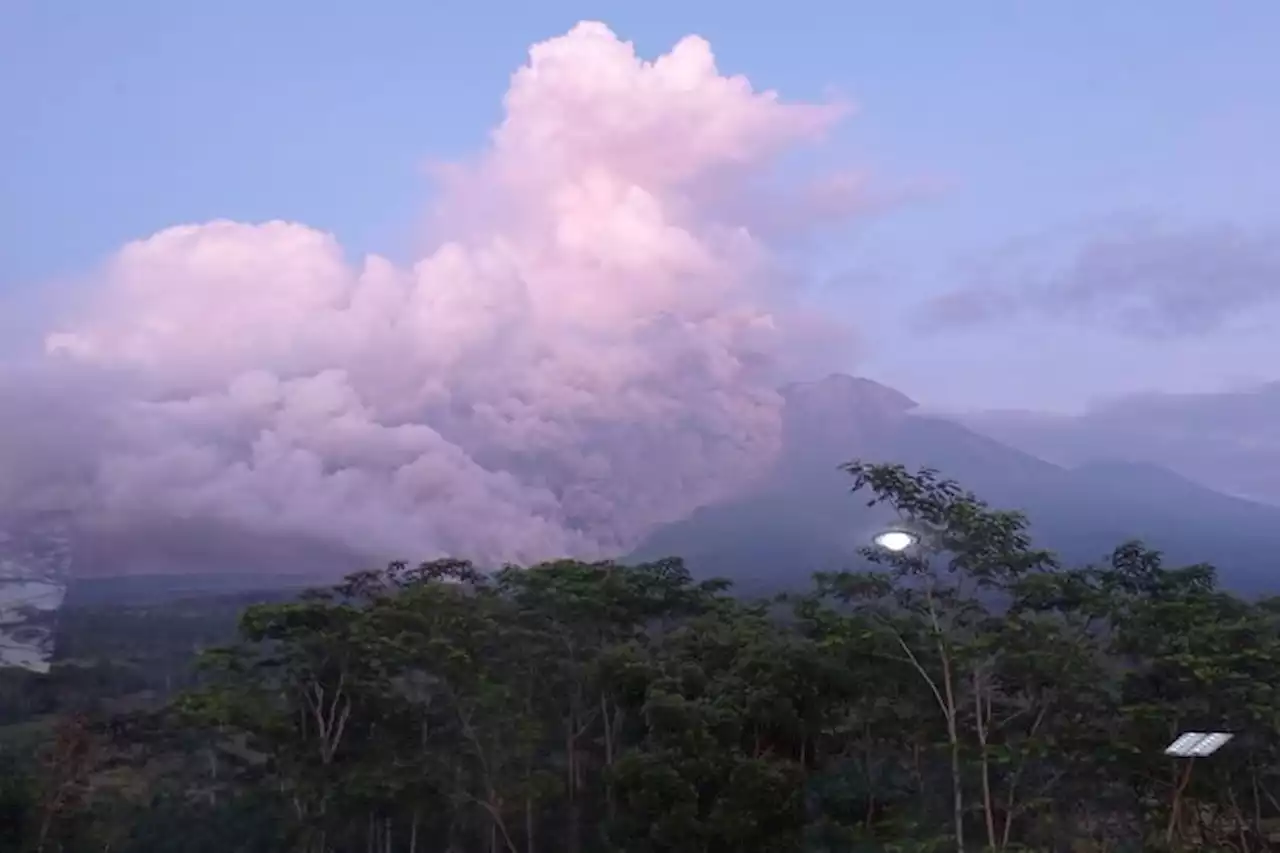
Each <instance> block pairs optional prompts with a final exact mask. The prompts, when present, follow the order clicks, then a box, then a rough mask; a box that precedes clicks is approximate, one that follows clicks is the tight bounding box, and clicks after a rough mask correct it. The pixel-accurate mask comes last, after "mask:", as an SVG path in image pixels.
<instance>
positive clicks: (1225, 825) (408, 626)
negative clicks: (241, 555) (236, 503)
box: [0, 463, 1280, 853]
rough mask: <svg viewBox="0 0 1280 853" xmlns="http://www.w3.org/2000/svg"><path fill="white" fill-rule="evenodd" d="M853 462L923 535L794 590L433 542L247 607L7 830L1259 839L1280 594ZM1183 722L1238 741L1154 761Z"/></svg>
mask: <svg viewBox="0 0 1280 853" xmlns="http://www.w3.org/2000/svg"><path fill="white" fill-rule="evenodd" d="M848 469H849V471H850V473H851V474H852V475H853V476H854V478H855V482H854V485H855V488H856V490H857V491H860V492H862V493H863V494H864V495H865V496H867V497H869V498H870V499H872V500H874V501H876V502H883V503H886V504H889V505H891V506H893V507H895V508H896V509H897V510H898V511H899V513H900V514H901V515H902V517H903V518H904V519H905V521H906V523H908V524H909V525H911V526H912V528H913V529H914V530H915V531H917V532H918V533H919V534H920V536H921V542H920V544H919V546H918V547H916V548H913V549H909V550H907V551H905V552H900V553H890V552H887V551H882V550H874V549H872V550H869V551H868V552H867V557H868V559H870V560H871V561H873V562H875V563H877V564H878V565H877V566H876V567H875V569H874V570H872V571H867V572H841V573H832V574H824V575H819V576H817V577H816V578H815V580H814V583H813V585H812V586H811V588H810V591H809V592H807V593H802V594H795V595H791V596H788V597H786V598H784V599H779V600H778V601H770V602H761V603H751V602H744V601H742V600H739V599H736V598H735V597H734V596H733V595H732V594H731V590H730V589H729V587H728V585H727V584H726V583H722V582H699V581H696V580H694V579H693V578H691V577H690V575H689V573H688V572H687V571H686V570H685V569H684V567H683V565H682V564H681V563H680V562H679V561H678V560H668V561H660V562H655V563H650V564H645V565H639V566H632V567H623V566H618V565H613V564H608V563H599V564H586V563H580V562H570V561H562V562H554V563H548V564H543V565H539V566H535V567H532V568H526V569H516V568H509V569H506V570H503V571H500V572H497V573H494V574H483V573H480V572H477V571H475V570H474V569H473V568H472V567H471V566H470V565H468V564H466V563H462V562H437V563H430V564H426V565H422V566H418V567H412V568H411V567H408V566H405V565H400V564H396V565H393V566H391V567H389V568H388V569H386V570H384V571H376V572H366V573H361V574H357V575H353V576H351V577H350V578H348V579H347V580H346V581H345V582H344V583H342V584H340V585H338V586H337V587H335V588H333V589H329V590H325V591H317V592H313V593H308V594H306V595H305V596H303V597H302V598H301V599H298V600H292V601H285V602H275V603H267V604H258V605H253V606H250V607H248V608H247V609H246V610H245V611H244V613H243V615H242V617H241V619H240V626H239V637H238V640H237V641H236V642H235V643H233V644H231V645H228V646H225V647H222V648H217V649H210V650H207V651H205V652H204V653H203V654H202V655H201V656H200V664H199V666H200V668H199V675H198V676H197V677H190V678H187V679H185V680H184V681H183V682H182V684H181V685H179V687H178V688H175V691H174V693H173V694H172V699H171V700H170V701H166V702H163V703H160V704H156V705H147V706H146V707H141V708H134V709H128V708H125V709H121V708H119V707H118V706H117V707H115V709H114V710H113V711H111V712H105V711H103V710H102V708H100V707H96V708H95V707H89V706H86V707H84V708H80V709H76V710H74V712H68V713H62V714H61V715H59V716H57V718H56V721H55V722H53V723H52V724H51V726H50V727H49V728H47V729H44V730H42V732H43V733H42V734H41V735H40V736H38V737H35V738H34V740H33V741H32V742H31V743H32V745H31V747H30V748H29V749H26V750H24V749H21V748H18V747H11V748H9V749H8V751H7V752H6V753H4V761H5V762H6V766H5V767H0V850H27V851H38V853H53V851H65V853H81V852H82V851H84V853H88V851H102V853H108V851H110V853H144V851H145V853H168V852H169V851H173V852H174V853H178V851H183V853H204V851H209V853H215V852H216V853H232V851H245V853H249V851H253V853H281V851H301V852H302V853H446V851H447V853H473V851H474V853H594V852H595V851H600V852H601V853H603V851H627V853H658V851H671V853H748V852H749V851H750V853H756V851H759V853H766V852H767V853H784V851H786V852H788V853H789V851H832V853H835V851H858V850H867V851H871V850H894V851H908V850H955V851H964V850H993V851H1015V850H1023V851H1025V850H1036V851H1041V850H1043V851H1058V850H1062V851H1069V850H1072V851H1074V850H1094V851H1104V850H1105V851H1123V850H1134V851H1137V850H1143V849H1186V850H1189V849H1196V850H1232V851H1239V853H1247V851H1259V850H1265V849H1269V845H1271V844H1272V842H1271V841H1269V834H1270V833H1275V832H1277V831H1280V825H1278V824H1277V822H1276V818H1277V817H1280V802H1278V801H1277V798H1278V797H1280V703H1278V702H1277V690H1278V689H1280V604H1277V602H1275V601H1271V600H1267V601H1260V602H1246V601H1244V600H1241V599H1239V598H1237V597H1234V596H1232V595H1230V594H1228V593H1226V592H1223V591H1221V590H1220V589H1218V588H1217V587H1216V585H1215V578H1214V573H1213V571H1212V569H1211V568H1209V567H1206V566H1193V567H1188V568H1176V569H1175V568H1166V567H1164V566H1162V565H1161V563H1160V559H1159V556H1158V555H1157V554H1155V553H1153V552H1151V551H1149V550H1146V549H1145V548H1143V547H1142V546H1140V545H1137V544H1130V545H1123V546H1121V547H1120V548H1118V549H1117V550H1116V551H1115V553H1114V554H1113V555H1112V556H1111V558H1110V560H1109V561H1105V562H1104V563H1103V564H1101V565H1098V566H1091V567H1086V568H1066V567H1060V566H1058V565H1056V563H1055V561H1054V559H1053V558H1052V556H1051V555H1050V554H1047V553H1045V552H1041V551H1037V550H1036V549H1035V548H1034V547H1033V545H1032V543H1031V542H1030V541H1029V537H1028V535H1027V532H1026V525H1025V522H1024V520H1023V519H1022V518H1021V517H1020V516H1019V515H1017V514H1014V513H1004V512H997V511H994V510H991V509H989V508H988V507H987V506H985V505H984V504H983V503H982V502H981V501H979V500H977V499H976V498H975V497H973V496H972V495H969V494H966V493H964V492H962V491H961V490H960V489H959V488H958V487H956V486H955V485H954V484H952V483H949V482H946V481H942V480H940V479H938V478H937V477H936V476H935V475H934V474H933V473H932V472H929V471H923V472H919V473H912V472H908V471H906V470H904V469H902V468H900V467H896V466H879V465H863V464H860V463H857V464H853V465H850V466H848ZM166 665H167V664H166ZM55 672H56V670H55ZM166 677H169V676H168V675H166ZM1187 730H1196V731H1230V732H1234V733H1236V738H1235V739H1234V740H1233V741H1231V742H1230V743H1229V744H1228V745H1227V746H1226V747H1225V748H1223V749H1222V750H1221V751H1220V752H1218V753H1217V754H1215V755H1213V756H1212V757H1210V758H1207V759H1201V760H1195V759H1172V758H1169V757H1167V756H1165V755H1164V754H1163V750H1164V748H1165V746H1166V745H1167V744H1169V742H1170V741H1172V740H1173V739H1174V737H1175V736H1176V735H1177V734H1179V733H1180V732H1183V731H1187Z"/></svg>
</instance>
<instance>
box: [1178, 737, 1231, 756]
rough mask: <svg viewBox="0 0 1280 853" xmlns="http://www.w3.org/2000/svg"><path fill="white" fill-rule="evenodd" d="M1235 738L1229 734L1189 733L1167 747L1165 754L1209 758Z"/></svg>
mask: <svg viewBox="0 0 1280 853" xmlns="http://www.w3.org/2000/svg"><path fill="white" fill-rule="evenodd" d="M1233 737H1235V735H1233V734H1230V733H1229V732H1209V733H1208V734H1205V733H1204V732H1187V733H1186V734H1184V735H1179V736H1178V739H1177V740H1175V741H1174V742H1173V743H1171V744H1169V745H1168V746H1167V747H1165V750H1164V754H1165V755H1172V756H1174V757H1176V758H1207V757H1208V756H1210V755H1213V754H1214V753H1215V752H1217V751H1218V750H1219V749H1222V747H1223V745H1224V744H1226V742H1227V741H1229V740H1231V739H1232V738H1233Z"/></svg>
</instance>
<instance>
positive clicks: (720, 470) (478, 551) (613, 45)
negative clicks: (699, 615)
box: [47, 24, 839, 561]
mask: <svg viewBox="0 0 1280 853" xmlns="http://www.w3.org/2000/svg"><path fill="white" fill-rule="evenodd" d="M838 117H839V110H838V109H837V108H835V107H832V106H826V105H803V104H800V105H796V104H786V103H783V102H781V101H780V100H779V99H778V98H777V97H776V96H775V95H774V94H773V93H770V92H755V91H753V90H752V89H751V87H750V85H749V84H748V83H747V81H746V80H744V79H742V78H740V77H728V76H723V75H721V74H720V73H719V72H718V71H717V69H716V66H715V62H714V59H713V56H712V54H711V51H710V48H709V46H708V45H707V43H706V42H704V41H703V40H701V39H698V38H687V39H684V40H683V41H681V42H680V43H679V44H677V45H676V46H675V47H674V48H673V49H672V50H671V52H670V53H668V54H666V55H664V56H661V57H659V58H658V59H657V60H655V61H653V62H645V61H642V60H640V59H638V58H637V57H636V56H635V54H634V51H633V49H632V47H631V46H630V45H629V44H627V43H624V42H621V41H619V40H618V39H617V38H616V37H615V36H614V35H613V33H611V32H610V31H609V30H608V29H607V28H605V27H604V26H602V25H599V24H580V25H579V26H577V27H575V28H574V29H573V30H572V31H571V32H569V33H568V34H567V35H565V36H562V37H559V38H555V39H552V40H550V41H547V42H544V43H542V44H539V45H536V46H535V47H534V48H533V49H532V50H531V51H530V58H529V62H528V64H527V65H526V66H525V67H523V68H521V69H520V70H519V71H518V72H517V73H516V74H515V75H514V76H513V77H512V80H511V86H510V89H509V91H508V93H507V95H506V98H505V116H504V118H503V121H502V122H501V124H500V126H499V127H497V129H496V130H495V131H494V132H493V134H492V136H491V140H490V144H489V145H488V147H487V149H486V150H485V151H484V152H482V153H481V154H480V156H478V157H477V158H476V159H475V160H474V161H472V162H470V163H468V164H465V165H462V166H458V167H454V168H452V169H450V170H448V171H447V172H446V173H443V174H442V191H441V195H440V197H439V199H438V201H437V203H436V205H435V207H434V209H433V222H434V223H435V229H436V233H438V234H439V235H442V237H441V239H440V240H439V241H438V242H437V244H436V248H434V249H433V251H431V252H430V253H429V254H426V255H425V256H424V257H422V258H421V259H420V260H418V261H417V262H416V263H414V264H413V265H412V267H410V268H404V267H399V266H396V265H394V264H392V263H391V262H390V261H388V260H386V259H383V258H380V257H368V258H366V259H364V260H363V261H362V262H359V263H355V262H352V261H351V260H350V259H348V258H347V257H345V256H344V253H343V251H342V248H341V246H340V245H339V244H338V242H337V241H336V240H335V238H334V237H332V236H330V235H328V234H324V233H321V232H319V231H316V230H314V229H311V228H308V227H307V226H305V225H301V224H296V223H289V222H267V223H264V224H244V223H237V222H228V221H216V222H209V223H205V224H199V225H182V226H178V227H174V228H170V229H167V230H165V231H162V232H160V233H158V234H155V235H154V236H152V237H150V238H148V239H145V240H140V241H138V242H135V243H132V244H129V245H127V246H125V247H124V248H123V249H121V250H120V251H119V252H118V253H116V254H115V255H114V256H113V257H112V258H110V259H109V261H108V262H107V263H106V264H105V265H104V268H103V269H102V271H101V275H100V277H99V278H97V279H95V288H94V291H93V293H94V296H93V298H92V299H91V300H90V301H89V302H87V303H86V306H87V307H86V310H84V311H82V312H81V313H80V315H79V316H78V317H77V318H76V319H75V320H74V321H73V322H69V323H67V324H66V325H65V328H64V329H63V330H62V331H59V332H58V333H56V334H51V335H50V336H49V337H48V339H47V350H48V353H49V357H50V358H56V359H59V360H60V361H61V362H62V363H64V364H70V365H74V366H76V367H77V368H80V369H84V368H89V369H93V370H108V371H110V373H111V375H113V376H126V377H128V382H127V383H126V384H125V385H123V386H122V387H127V388H129V389H130V390H129V393H128V395H127V398H126V399H124V400H122V401H121V402H120V404H119V405H117V406H116V407H115V409H114V411H113V412H112V415H111V427H112V428H111V430H110V435H111V441H110V443H109V445H108V446H107V449H105V450H104V451H103V453H102V454H101V458H100V459H99V460H98V462H97V464H96V466H95V472H94V475H93V488H92V489H91V490H90V492H89V494H90V498H89V501H88V503H87V504H86V507H87V508H88V509H89V510H91V511H92V512H93V513H95V514H96V515H98V516H101V517H103V518H108V517H109V518H112V519H116V520H117V521H119V520H120V519H144V518H145V519H151V520H152V522H154V519H156V518H160V517H163V516H166V515H169V514H174V515H179V516H183V517H187V518H192V517H194V518H208V519H216V520H217V521H218V522H219V523H223V524H225V523H233V524H236V525H243V526H246V527H249V528H255V529H260V530H269V531H280V532H287V533H290V534H300V535H306V536H311V537H321V538H324V539H329V540H335V541H340V542H341V543H342V544H343V545H344V546H346V547H351V548H354V549H356V550H359V551H363V552H366V553H379V554H390V555H397V556H405V557H409V558H415V559H416V558H427V557H432V556H437V555H443V554H450V555H457V556H466V557H470V558H474V559H478V560H481V561H501V560H518V561H524V560H530V559H536V558H542V557H548V556H558V555H564V554H574V555H583V556H590V555H598V554H609V553H617V552H620V551H623V550H625V549H627V548H628V547H629V546H631V545H632V544H634V543H635V542H636V541H637V539H638V538H639V537H641V536H642V535H643V534H644V533H645V532H646V531H647V530H649V529H651V528H652V527H654V526H655V525H658V524H661V523H663V522H667V521H670V520H674V519H677V518H680V517H683V516H685V515H687V514H688V513H689V512H690V511H691V510H692V509H694V508H695V507H697V506H699V505H702V504H704V503H707V502H709V501H713V500H715V499H717V498H720V497H722V496H724V495H726V494H728V493H731V492H733V491H734V490H736V489H739V488H741V487H742V485H743V484H744V482H745V481H746V480H748V479H749V478H751V477H752V476H754V475H755V474H756V473H757V472H758V471H759V470H760V469H761V466H763V465H765V464H767V463H768V462H769V461H770V460H771V458H772V456H773V454H774V453H775V451H776V446H777V443H778V441H779V407H780V400H779V398H778V396H777V394H776V392H775V388H776V387H777V383H778V381H779V378H780V371H781V370H782V368H783V365H784V364H785V362H786V359H787V358H788V357H789V356H790V354H791V353H792V352H794V351H795V350H796V348H798V347H800V346H801V345H802V344H803V343H804V339H805V338H806V337H807V336H808V335H809V334H810V331H811V328H812V319H811V318H808V317H805V316H804V315H803V314H802V313H801V312H800V311H799V310H798V309H797V308H796V306H795V305H793V304H792V303H791V301H790V299H789V298H788V295H787V294H786V293H785V292H782V291H781V290H779V289H778V288H775V287H774V286H773V285H772V282H773V281H774V280H776V279H777V276H776V275H775V270H774V268H773V265H772V262H771V256H770V253H769V251H768V247H767V246H765V245H763V244H762V242H761V241H760V240H759V239H758V238H757V237H756V236H754V235H753V233H752V232H751V231H750V230H749V229H748V228H747V227H746V225H745V223H747V222H749V221H750V217H749V214H748V213H747V212H745V211H741V210H740V215H738V214H733V215H730V214H725V213H724V210H725V208H726V205H725V204H723V203H722V202H723V199H725V198H735V199H740V198H745V197H749V196H750V193H749V192H747V191H746V190H749V188H750V186H751V185H752V184H753V182H755V181H757V180H758V179H759V177H760V175H762V174H763V173H764V172H765V171H766V170H768V169H769V168H770V167H771V165H772V164H773V162H774V161H775V160H776V158H777V157H778V156H779V155H781V154H783V153H785V152H786V151H787V150H789V149H790V148H792V147H795V146H797V145H801V144H804V143H807V142H810V141H813V140H815V139H816V138H818V137H819V136H820V135H821V134H822V133H823V132H824V131H825V130H826V129H827V128H828V127H829V126H830V125H831V124H832V123H833V122H834V121H835V120H837V118H838ZM735 219H736V220H737V221H734V220H735Z"/></svg>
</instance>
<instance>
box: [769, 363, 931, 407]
mask: <svg viewBox="0 0 1280 853" xmlns="http://www.w3.org/2000/svg"><path fill="white" fill-rule="evenodd" d="M782 396H783V397H784V398H785V399H786V401H787V405H788V407H789V408H793V409H794V410H796V411H798V412H801V413H803V414H805V415H806V416H812V415H821V416H832V415H846V416H847V415H849V414H851V413H854V412H857V413H859V414H862V415H868V414H881V415H901V414H904V413H906V412H908V411H910V410H911V409H914V408H916V407H917V405H918V404H917V403H916V401H915V400H912V399H911V398H910V397H908V396H907V395H906V394H903V393H902V392H901V391H897V390H895V389H893V388H890V387H889V386H887V385H881V384H880V383H879V382H873V381H872V380H870V379H863V378H862V377H859V376H849V375H848V374H844V373H832V374H831V375H830V376H828V377H826V378H825V379H819V380H816V381H813V382H795V383H792V384H790V385H788V386H786V387H785V388H783V389H782Z"/></svg>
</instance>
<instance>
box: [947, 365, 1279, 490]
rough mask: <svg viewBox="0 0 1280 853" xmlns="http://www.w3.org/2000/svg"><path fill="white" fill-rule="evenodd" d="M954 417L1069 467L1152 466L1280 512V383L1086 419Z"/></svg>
mask: <svg viewBox="0 0 1280 853" xmlns="http://www.w3.org/2000/svg"><path fill="white" fill-rule="evenodd" d="M950 417H951V418H952V419H953V420H955V421H956V422H958V423H961V424H964V425H965V426H967V427H969V428H970V429H973V430H976V431H977V432H980V433H983V434H984V435H988V436H990V437H992V438H994V439H996V440H997V441H1000V442H1003V443H1005V444H1008V445H1010V446H1012V447H1017V448H1019V449H1021V450H1025V451H1027V452H1029V453H1034V454H1035V455H1037V456H1040V457H1042V458H1044V459H1049V460H1051V461H1054V462H1058V463H1061V464H1064V465H1080V464H1084V463H1088V462H1094V461H1098V460H1105V459H1128V460H1131V461H1135V462H1148V463H1152V464H1155V465H1160V466H1163V467H1165V468H1168V469H1170V470H1172V471H1175V472H1177V473H1179V474H1181V475H1183V476H1184V477H1187V478H1189V479H1191V480H1194V481H1196V482H1198V483H1202V484H1204V485H1206V486H1208V487H1210V488H1212V489H1214V490H1216V491H1220V492H1225V493H1227V494H1233V495H1237V496H1239V497H1245V498H1249V499H1251V500H1256V501H1259V502H1265V503H1272V504H1277V505H1280V429H1277V427H1280V382H1272V383H1268V384H1265V385H1260V386H1257V387H1255V388H1252V389H1249V390H1245V391H1230V392H1220V393H1213V394H1137V395H1131V396H1128V397H1121V398H1119V399H1116V400H1111V401H1109V402H1106V403H1102V404H1099V405H1095V406H1093V407H1092V408H1090V409H1089V410H1088V411H1086V412H1084V413H1083V414H1080V415H1052V414H1044V413H1039V412H1026V411H990V412H977V413H971V414H956V415H951V416H950Z"/></svg>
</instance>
